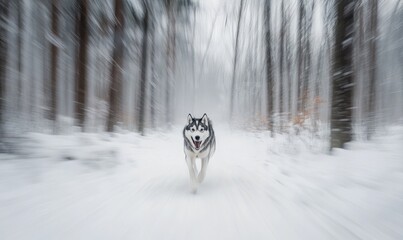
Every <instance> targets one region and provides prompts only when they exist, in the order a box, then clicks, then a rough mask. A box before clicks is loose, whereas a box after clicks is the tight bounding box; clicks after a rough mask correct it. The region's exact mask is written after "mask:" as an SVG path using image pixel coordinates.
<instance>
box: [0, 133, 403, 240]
mask: <svg viewBox="0 0 403 240" xmlns="http://www.w3.org/2000/svg"><path fill="white" fill-rule="evenodd" d="M215 130H216V135H217V151H216V154H215V155H214V156H213V158H212V159H211V161H210V165H209V169H208V172H207V176H206V180H205V182H204V183H203V184H202V185H201V186H200V187H199V190H198V192H197V194H192V193H191V191H190V186H189V178H188V172H187V167H186V164H185V161H184V154H183V149H182V148H183V146H182V144H183V140H182V135H181V129H180V128H176V129H175V130H174V131H172V132H170V133H152V134H150V135H148V136H146V137H140V136H138V135H136V134H134V133H120V134H114V135H113V136H109V135H107V134H78V133H77V134H73V135H69V136H60V135H59V136H51V135H43V134H29V135H28V136H27V137H26V138H23V139H21V140H20V144H19V148H20V150H19V153H18V155H0V239H1V240H8V239H10V240H17V239H41V240H43V239H52V240H53V239H58V240H61V239H85V240H89V239H96V240H102V239H108V240H109V239H158V240H160V239H175V240H176V239H231V240H236V239H403V129H402V128H399V127H395V128H391V129H388V131H387V132H385V133H384V135H385V136H384V137H377V138H376V139H374V140H373V141H371V142H368V143H360V142H355V143H351V144H350V145H349V147H350V150H348V151H346V150H337V151H335V152H334V154H333V155H326V154H322V153H312V151H307V150H304V148H303V147H302V146H303V145H301V142H303V141H300V140H299V138H290V137H281V136H280V137H278V138H277V139H276V140H275V141H274V140H272V139H271V138H270V137H269V134H268V133H260V132H254V133H253V132H242V131H229V129H228V128H225V127H216V129H215ZM316 144H319V143H316ZM311 147H312V146H311Z"/></svg>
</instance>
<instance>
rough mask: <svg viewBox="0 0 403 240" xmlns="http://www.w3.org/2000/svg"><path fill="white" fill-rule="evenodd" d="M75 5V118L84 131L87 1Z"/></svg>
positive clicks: (82, 0)
mask: <svg viewBox="0 0 403 240" xmlns="http://www.w3.org/2000/svg"><path fill="white" fill-rule="evenodd" d="M77 4H78V5H77V7H78V13H77V16H76V35H77V38H78V44H79V48H78V53H77V59H76V76H75V82H76V91H75V118H76V121H77V125H78V126H79V127H81V128H82V130H83V131H84V123H85V108H86V91H87V61H88V60H87V58H88V53H87V50H88V1H87V0H77Z"/></svg>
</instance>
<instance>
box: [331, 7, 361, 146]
mask: <svg viewBox="0 0 403 240" xmlns="http://www.w3.org/2000/svg"><path fill="white" fill-rule="evenodd" d="M354 3H355V1H351V0H339V1H337V3H336V25H335V31H336V32H335V46H334V54H333V70H332V71H333V75H332V83H333V89H332V110H331V142H330V148H331V149H332V148H343V147H344V144H345V143H346V142H349V141H351V140H352V107H353V102H352V96H353V83H354V82H353V80H354V79H353V74H352V71H353V61H352V59H353V41H352V38H353V31H354V26H353V25H354V6H353V5H354Z"/></svg>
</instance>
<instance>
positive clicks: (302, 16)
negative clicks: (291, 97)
mask: <svg viewBox="0 0 403 240" xmlns="http://www.w3.org/2000/svg"><path fill="white" fill-rule="evenodd" d="M298 8H299V9H298V11H299V16H298V33H297V34H298V36H297V41H298V42H297V65H298V66H297V88H298V91H297V92H298V93H297V99H298V104H297V113H301V112H302V111H303V108H304V107H303V72H304V49H303V38H304V29H305V24H304V19H305V7H304V1H302V0H300V1H299V7H298Z"/></svg>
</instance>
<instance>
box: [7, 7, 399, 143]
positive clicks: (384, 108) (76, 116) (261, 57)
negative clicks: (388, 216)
mask: <svg viewBox="0 0 403 240" xmlns="http://www.w3.org/2000/svg"><path fill="white" fill-rule="evenodd" d="M339 5H340V4H339V3H338V1H332V0H316V1H315V0H304V1H296V0H295V1H264V0H242V1H228V0H221V1H214V0H203V1H197V0H161V1H141V0H107V1H94V0H74V1H67V0H35V1H28V0H13V1H10V0H2V1H1V29H0V34H1V47H0V51H1V54H0V57H1V59H0V61H1V72H0V78H1V105H0V106H1V108H0V112H1V136H2V138H5V137H7V136H15V135H18V134H23V133H24V132H27V131H35V132H49V133H59V134H60V133H69V132H71V131H74V129H77V128H74V126H75V127H78V128H79V129H81V130H82V131H86V132H99V131H114V129H115V127H119V128H120V129H127V130H131V131H132V130H133V131H138V132H141V133H144V131H145V130H144V129H156V128H162V129H168V128H169V127H170V126H171V125H172V124H175V123H178V122H179V123H182V122H183V119H184V116H186V114H187V113H194V114H196V115H201V114H203V113H204V112H207V113H209V115H210V116H212V117H213V119H214V120H215V121H221V122H229V121H230V122H231V123H232V124H234V125H236V126H241V127H247V128H254V129H269V130H270V131H272V132H276V131H277V132H284V131H289V130H290V128H291V127H293V126H294V125H303V124H307V125H306V126H305V127H309V128H310V129H312V131H316V132H318V131H319V130H320V129H321V127H323V128H322V129H324V131H322V132H323V133H322V135H323V134H324V135H323V136H322V135H321V136H320V137H323V138H328V137H329V133H330V132H329V131H328V130H326V129H330V128H331V126H330V123H331V119H332V118H333V119H336V118H337V117H338V116H336V115H334V116H333V115H332V114H331V112H332V109H337V107H338V106H335V105H332V102H333V103H335V102H337V101H336V100H335V99H333V100H334V101H332V96H336V95H338V94H337V93H336V92H337V89H338V85H337V84H335V82H336V81H338V80H337V79H336V78H337V76H336V75H337V74H338V73H340V71H339V70H337V69H338V68H340V67H341V66H338V65H337V63H338V62H342V64H344V66H342V69H344V70H343V74H341V75H343V76H347V80H346V81H347V83H346V82H345V83H343V84H344V85H345V86H347V89H348V91H347V93H341V94H339V95H340V96H339V98H340V99H347V100H346V102H347V105H343V104H341V105H340V106H341V108H342V109H347V112H345V113H342V114H347V115H348V116H343V117H338V118H339V119H349V121H350V123H349V125H351V126H354V127H353V129H350V130H348V131H350V132H352V133H351V134H353V136H354V137H357V138H361V139H365V138H368V137H369V136H370V135H371V133H372V132H374V131H375V129H376V128H377V127H381V126H385V125H388V124H395V123H401V121H402V115H403V104H402V102H403V90H402V89H403V80H402V76H403V74H402V71H403V70H402V67H401V66H402V59H403V53H402V52H403V51H402V49H403V47H402V44H403V40H402V39H403V30H402V28H403V23H402V22H403V21H402V18H403V10H402V9H403V6H402V5H403V4H402V3H401V1H400V0H388V1H385V0H355V1H348V4H347V3H346V5H348V6H347V8H346V9H348V10H349V11H351V14H350V15H349V16H342V17H341V16H339V15H338V14H337V13H338V8H337V7H339ZM343 17H344V18H343ZM342 20H343V21H344V20H346V21H347V22H346V26H347V27H346V28H345V29H347V32H346V34H344V36H342V35H343V34H342V31H343V30H337V29H338V28H337V26H338V23H339V22H341V21H342ZM336 30H337V31H338V32H340V33H341V35H340V37H341V38H344V39H343V40H340V39H341V38H338V36H337V34H338V33H337V31H336ZM340 43H341V44H342V45H340ZM338 46H339V48H338ZM343 47H345V48H346V49H344V50H341V49H342V48H343ZM342 51H345V52H342ZM339 53H340V54H339ZM339 55H341V56H342V57H341V58H340V56H339ZM338 59H342V60H341V61H339V60H338ZM343 59H344V60H343ZM336 65H337V66H336ZM335 76H336V77H335ZM341 81H345V79H344V80H343V79H342V80H341ZM343 84H342V85H343ZM332 86H335V87H334V88H332ZM333 91H336V92H333ZM343 94H344V95H343ZM340 106H339V107H340ZM337 112H339V111H337V110H335V111H334V113H337ZM342 112H343V111H342ZM332 116H333V117H332ZM308 122H309V124H308ZM333 127H334V126H333ZM326 132H327V133H326Z"/></svg>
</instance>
